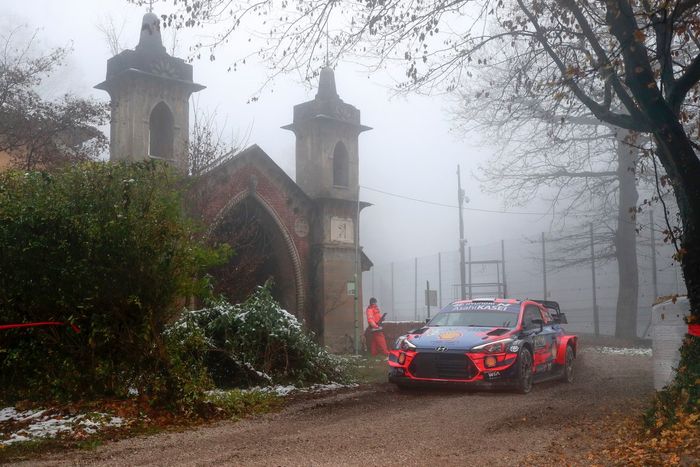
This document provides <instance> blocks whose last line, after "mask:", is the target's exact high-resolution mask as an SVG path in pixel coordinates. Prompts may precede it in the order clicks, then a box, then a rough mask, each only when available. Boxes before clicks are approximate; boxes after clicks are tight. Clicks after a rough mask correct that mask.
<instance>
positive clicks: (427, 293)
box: [425, 281, 430, 318]
mask: <svg viewBox="0 0 700 467" xmlns="http://www.w3.org/2000/svg"><path fill="white" fill-rule="evenodd" d="M425 305H426V306H427V307H428V318H430V281H425Z"/></svg>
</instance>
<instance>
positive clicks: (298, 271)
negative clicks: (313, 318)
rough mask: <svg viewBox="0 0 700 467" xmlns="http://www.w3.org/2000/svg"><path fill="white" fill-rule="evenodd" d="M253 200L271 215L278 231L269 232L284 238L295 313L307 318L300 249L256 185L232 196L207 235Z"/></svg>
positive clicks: (210, 234) (272, 223) (216, 217)
mask: <svg viewBox="0 0 700 467" xmlns="http://www.w3.org/2000/svg"><path fill="white" fill-rule="evenodd" d="M248 200H250V201H253V202H255V203H257V205H258V206H259V207H261V208H262V210H263V211H264V212H265V213H266V214H267V215H268V216H269V219H270V220H271V222H268V223H267V225H272V226H274V228H275V230H276V232H269V233H270V234H271V235H272V236H274V237H276V238H279V239H281V240H282V242H283V243H284V246H285V250H286V253H287V257H288V259H289V261H290V262H291V268H292V271H293V273H292V275H293V280H294V291H295V305H296V310H295V313H294V314H296V315H297V317H298V318H302V319H305V318H306V316H304V315H305V313H304V310H305V308H304V306H305V301H306V296H305V293H304V290H305V288H304V277H303V272H302V271H303V269H302V262H301V257H300V255H299V251H298V250H297V247H296V245H295V243H294V240H293V238H292V236H291V234H290V232H289V229H288V228H287V226H286V225H285V224H284V222H283V221H282V217H281V216H280V215H279V214H278V213H277V212H276V211H275V209H274V208H273V206H272V203H270V202H269V201H268V200H266V199H265V197H264V196H262V195H261V194H260V193H258V192H257V191H256V190H255V189H254V187H253V188H249V189H247V190H244V191H242V192H240V193H238V194H237V195H236V196H234V197H233V198H231V199H230V200H229V201H228V202H227V203H226V204H225V205H224V207H223V208H222V209H221V210H220V211H219V212H218V213H217V215H216V216H215V218H214V221H213V222H212V223H211V224H210V227H209V229H208V231H207V236H208V237H211V236H212V235H213V234H214V232H216V231H217V228H218V227H219V226H220V225H221V224H222V222H223V221H224V220H225V219H226V218H227V217H228V216H229V215H230V214H231V213H232V212H234V211H235V209H236V208H237V207H238V206H239V205H240V204H241V203H243V202H245V201H248Z"/></svg>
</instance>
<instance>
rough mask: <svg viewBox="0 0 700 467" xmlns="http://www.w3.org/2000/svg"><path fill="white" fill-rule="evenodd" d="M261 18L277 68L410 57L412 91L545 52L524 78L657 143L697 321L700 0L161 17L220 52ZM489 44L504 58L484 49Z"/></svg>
mask: <svg viewBox="0 0 700 467" xmlns="http://www.w3.org/2000/svg"><path fill="white" fill-rule="evenodd" d="M280 10H283V11H282V13H280ZM258 15H268V18H267V19H268V21H266V22H265V26H266V31H265V32H266V33H267V34H266V36H265V37H267V38H268V39H267V42H266V43H265V44H264V45H263V46H261V47H260V56H261V57H262V58H263V59H264V60H265V62H266V63H268V64H269V65H270V66H271V67H272V68H273V69H274V70H275V73H280V72H283V71H285V70H292V69H295V70H296V69H299V67H302V68H303V69H305V70H306V71H307V75H313V74H315V73H316V71H317V70H318V68H319V67H320V65H321V64H322V63H324V61H325V59H326V58H325V57H326V56H330V57H331V59H332V60H331V61H334V60H333V59H335V58H337V57H339V56H341V55H343V54H346V53H353V54H355V55H358V56H364V57H368V56H369V57H372V58H374V59H375V60H374V62H373V63H374V65H375V66H377V65H380V64H381V63H383V61H385V60H394V59H399V60H405V62H406V65H407V67H406V76H407V78H408V79H407V80H406V82H405V83H404V88H405V89H419V90H420V89H422V90H427V91H435V90H440V89H442V90H446V91H450V90H453V89H454V88H455V87H457V86H458V85H459V84H460V83H461V81H462V79H463V78H465V77H466V76H468V75H469V74H470V73H471V71H470V65H471V64H472V63H475V64H478V63H486V64H487V65H488V64H497V63H502V62H507V61H509V60H513V59H517V60H521V61H522V60H524V61H527V60H528V59H532V60H533V62H537V61H539V59H541V60H542V61H543V63H542V64H541V65H538V68H537V69H535V70H533V73H532V74H530V79H532V80H533V81H531V82H530V83H528V85H530V86H534V87H542V88H547V89H549V91H550V94H551V95H553V96H554V95H561V96H562V98H565V99H568V100H576V101H577V102H580V103H581V104H582V105H584V106H585V107H587V108H588V110H589V111H590V113H592V114H593V115H594V116H595V117H596V118H598V119H600V120H603V121H605V122H606V123H609V124H611V125H615V126H617V127H619V128H624V129H627V130H630V131H634V132H640V133H645V134H649V135H650V136H651V137H652V138H653V140H654V143H655V148H656V155H657V157H658V159H659V161H660V162H661V165H662V166H663V167H664V169H665V170H666V173H667V174H668V177H669V180H670V181H671V183H672V184H673V186H674V188H675V190H674V193H675V196H676V199H677V204H678V207H679V211H680V217H681V219H682V223H683V231H682V237H681V242H680V249H679V259H680V260H681V264H682V268H683V271H684V276H685V279H686V283H687V286H688V287H687V288H688V293H689V296H690V302H691V310H692V314H693V316H698V317H700V184H697V183H696V181H697V179H698V178H699V177H700V160H698V156H697V154H696V150H697V149H698V147H699V146H698V143H697V141H698V131H699V127H698V124H697V119H698V112H697V106H698V104H697V98H698V96H699V89H698V86H697V84H698V81H699V80H700V54H699V50H700V39H699V38H698V27H699V23H700V2H699V1H698V0H675V1H670V2H669V1H665V2H661V1H642V2H632V1H630V0H606V1H605V2H604V3H589V2H583V1H580V0H566V1H563V2H550V3H543V2H540V1H535V0H511V1H506V2H504V1H500V0H499V1H495V0H493V1H491V0H484V1H481V2H476V1H474V0H472V1H470V0H456V1H455V0H435V1H426V2H405V1H402V0H382V1H367V2H349V1H340V0H291V1H280V2H275V1H274V0H262V1H255V2H253V1H251V2H241V3H237V2H231V1H229V0H214V1H209V2H196V3H195V4H193V5H190V4H188V5H187V11H178V12H175V13H173V14H172V15H169V16H168V17H167V18H166V23H167V24H178V25H182V26H191V27H203V28H207V29H209V30H213V31H215V34H214V35H213V37H212V40H211V41H210V42H203V43H202V44H201V47H200V48H201V49H205V50H208V51H209V53H208V55H210V58H214V52H213V51H214V48H215V47H217V46H221V45H222V44H225V43H226V42H227V40H228V38H230V37H231V35H232V34H233V33H234V32H236V31H237V30H238V29H239V28H240V27H241V25H242V24H247V23H246V20H247V19H248V18H249V17H255V16H258ZM183 16H184V19H181V18H182V17H183ZM331 27H332V28H333V29H332V30H331ZM492 43H493V44H498V45H499V47H500V49H499V53H498V54H496V55H493V54H492V53H489V54H484V51H485V47H486V45H488V44H492ZM326 44H328V46H330V47H331V48H332V53H331V54H329V52H328V51H327V50H326V47H325V46H326ZM486 87H487V86H486V83H485V88H486ZM694 319H695V318H694ZM697 319H700V318H697ZM699 345H700V344H699Z"/></svg>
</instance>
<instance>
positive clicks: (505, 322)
mask: <svg viewBox="0 0 700 467" xmlns="http://www.w3.org/2000/svg"><path fill="white" fill-rule="evenodd" d="M517 321H518V315H517V313H512V312H508V311H500V310H479V311H450V312H443V313H438V314H437V315H435V317H434V318H433V319H432V320H431V321H430V323H428V326H483V327H502V328H514V327H515V325H516V324H517Z"/></svg>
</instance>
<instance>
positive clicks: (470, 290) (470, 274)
mask: <svg viewBox="0 0 700 467" xmlns="http://www.w3.org/2000/svg"><path fill="white" fill-rule="evenodd" d="M472 298H473V297H472V247H469V300H471V299H472Z"/></svg>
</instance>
